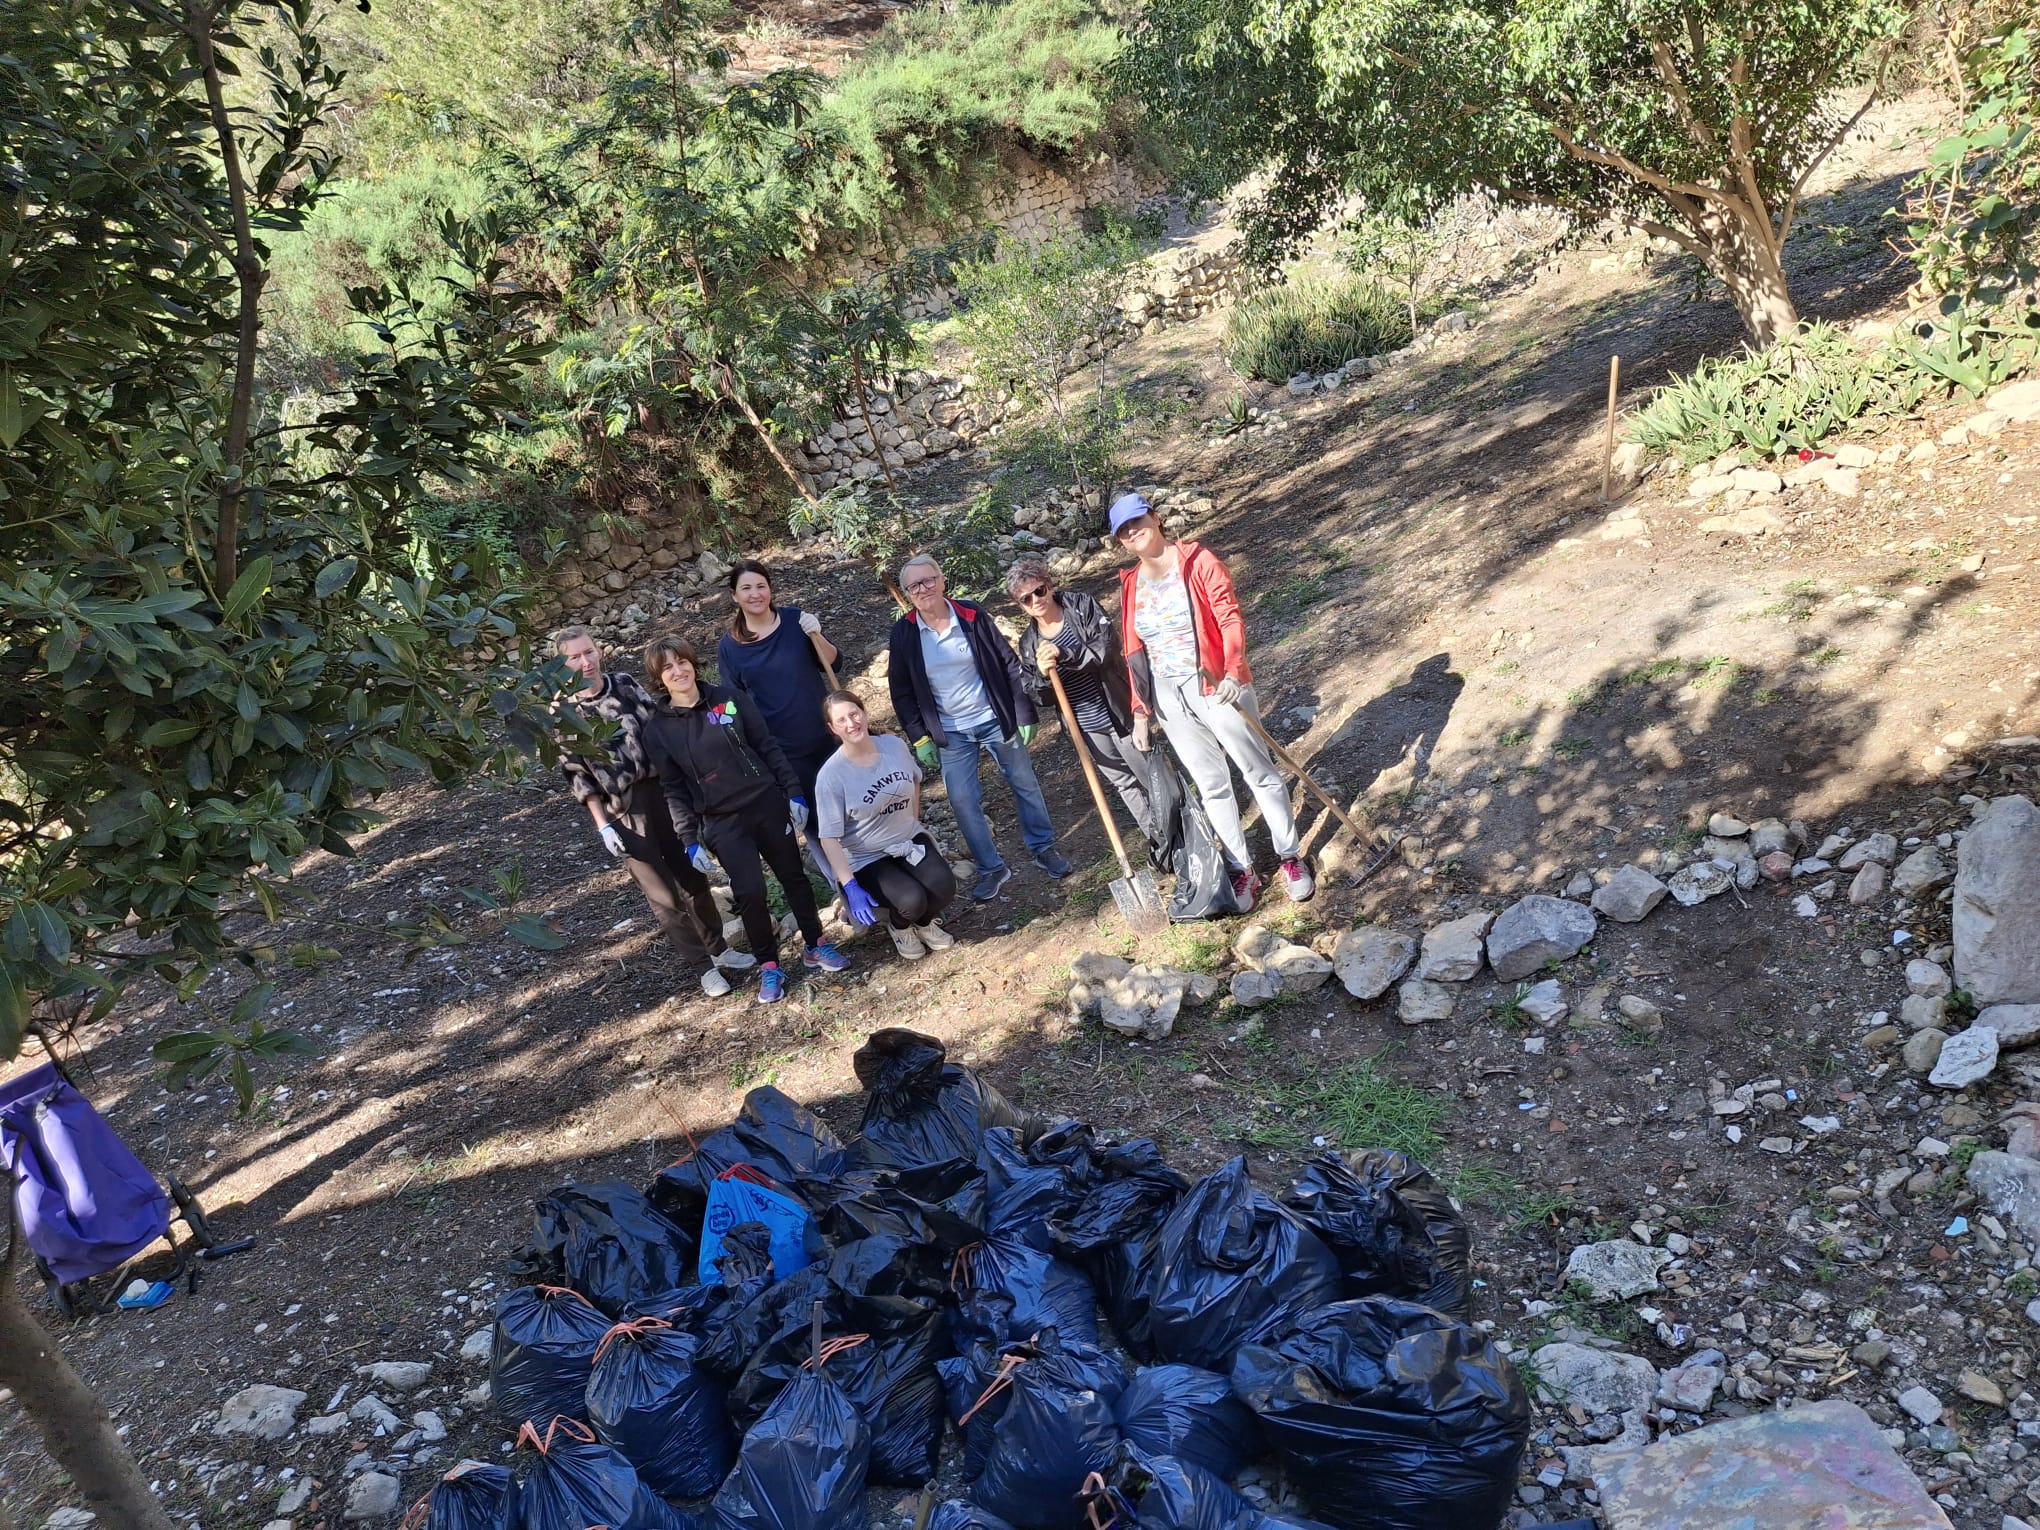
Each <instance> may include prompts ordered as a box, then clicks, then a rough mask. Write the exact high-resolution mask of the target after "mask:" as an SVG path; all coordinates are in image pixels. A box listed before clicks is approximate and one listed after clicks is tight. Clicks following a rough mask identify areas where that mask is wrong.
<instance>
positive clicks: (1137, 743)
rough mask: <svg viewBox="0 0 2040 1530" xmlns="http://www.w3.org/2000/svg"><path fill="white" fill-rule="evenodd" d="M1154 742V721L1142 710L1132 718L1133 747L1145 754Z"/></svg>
mask: <svg viewBox="0 0 2040 1530" xmlns="http://www.w3.org/2000/svg"><path fill="white" fill-rule="evenodd" d="M1154 742H1155V741H1154V721H1153V719H1151V718H1150V717H1148V715H1147V714H1146V713H1145V712H1143V713H1142V714H1141V715H1140V716H1138V717H1136V718H1135V719H1134V720H1133V747H1134V748H1136V749H1138V750H1139V751H1140V752H1141V753H1142V754H1146V753H1147V752H1148V751H1149V750H1150V749H1152V748H1153V747H1154Z"/></svg>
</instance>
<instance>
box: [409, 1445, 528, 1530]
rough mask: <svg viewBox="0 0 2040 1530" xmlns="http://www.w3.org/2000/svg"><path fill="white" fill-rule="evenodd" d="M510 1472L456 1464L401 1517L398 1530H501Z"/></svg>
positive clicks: (477, 1464)
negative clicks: (399, 1529) (400, 1527)
mask: <svg viewBox="0 0 2040 1530" xmlns="http://www.w3.org/2000/svg"><path fill="white" fill-rule="evenodd" d="M509 1495H510V1468H509V1467H507V1466H491V1465H488V1464H486V1463H485V1462H481V1461H459V1462H456V1463H455V1464H454V1466H453V1467H452V1468H451V1469H450V1470H449V1471H448V1472H447V1473H446V1475H445V1476H443V1477H441V1478H440V1479H439V1480H438V1481H437V1482H435V1483H433V1484H432V1490H431V1491H430V1492H429V1493H427V1494H426V1495H425V1496H424V1497H423V1498H421V1499H419V1500H418V1501H417V1502H416V1503H415V1504H413V1505H411V1511H410V1513H408V1514H406V1515H405V1516H404V1522H403V1526H402V1530H501V1527H502V1524H503V1510H504V1506H505V1503H506V1501H507V1499H508V1498H509Z"/></svg>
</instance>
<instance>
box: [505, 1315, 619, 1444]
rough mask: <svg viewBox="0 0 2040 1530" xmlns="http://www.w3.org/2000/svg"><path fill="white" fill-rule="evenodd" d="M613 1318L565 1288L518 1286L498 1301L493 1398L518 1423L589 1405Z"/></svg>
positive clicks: (574, 1413)
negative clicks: (598, 1352) (599, 1351)
mask: <svg viewBox="0 0 2040 1530" xmlns="http://www.w3.org/2000/svg"><path fill="white" fill-rule="evenodd" d="M608 1332H609V1319H608V1318H606V1317H604V1316H603V1315H602V1314H601V1313H600V1312H598V1311H597V1310H596V1309H595V1307H594V1306H593V1305H592V1304H591V1303H590V1302H589V1301H588V1299H587V1298H586V1297H584V1296H582V1295H581V1294H580V1293H579V1292H578V1291H569V1290H568V1289H567V1288H566V1287H565V1286H512V1287H511V1288H510V1289H509V1290H507V1291H505V1292H504V1293H503V1294H502V1295H501V1296H499V1297H497V1298H496V1333H495V1338H494V1339H493V1341H492V1342H491V1344H490V1346H489V1400H490V1401H491V1402H492V1403H493V1404H494V1405H495V1408H496V1411H497V1412H498V1413H500V1414H502V1415H503V1416H504V1417H505V1418H507V1419H509V1420H510V1421H511V1422H512V1423H524V1422H526V1421H527V1420H536V1421H537V1422H539V1423H541V1424H543V1423H545V1422H547V1421H548V1420H550V1419H552V1418H554V1417H556V1416H560V1415H564V1416H565V1417H567V1418H580V1417H581V1416H582V1414H583V1412H584V1410H585V1409H586V1407H587V1403H586V1393H587V1390H588V1373H589V1372H590V1371H591V1370H593V1369H594V1367H595V1346H596V1345H598V1344H600V1343H601V1342H602V1336H603V1335H604V1334H606V1333H608Z"/></svg>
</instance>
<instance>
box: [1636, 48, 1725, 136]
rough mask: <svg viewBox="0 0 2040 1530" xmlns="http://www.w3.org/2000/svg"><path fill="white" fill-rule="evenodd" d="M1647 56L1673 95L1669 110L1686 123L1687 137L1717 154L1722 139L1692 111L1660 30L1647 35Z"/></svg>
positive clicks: (1673, 59)
mask: <svg viewBox="0 0 2040 1530" xmlns="http://www.w3.org/2000/svg"><path fill="white" fill-rule="evenodd" d="M1650 56H1651V58H1652V59H1653V60H1654V61H1655V62H1656V64H1657V71H1658V78H1660V79H1662V80H1663V81H1664V82H1665V90H1666V92H1667V93H1668V94H1670V96H1671V98H1672V110H1673V111H1674V112H1676V113H1678V117H1679V121H1680V122H1681V123H1682V124H1684V126H1685V129H1686V136H1687V137H1689V138H1691V139H1692V140H1693V142H1694V143H1695V144H1697V145H1698V146H1699V147H1700V148H1701V149H1702V150H1703V151H1704V152H1706V153H1708V154H1719V153H1720V152H1721V140H1720V139H1718V138H1716V137H1715V136H1714V129H1713V128H1711V127H1709V126H1708V125H1707V124H1706V123H1705V122H1703V121H1702V120H1701V119H1700V115H1699V113H1697V112H1695V111H1694V110H1693V98H1692V97H1691V96H1689V95H1688V94H1687V93H1686V82H1685V81H1684V80H1682V79H1680V78H1679V62H1678V60H1677V59H1675V58H1673V57H1672V45H1671V44H1670V43H1668V42H1666V41H1665V39H1664V34H1663V33H1661V32H1658V31H1655V30H1653V31H1652V32H1651V34H1650Z"/></svg>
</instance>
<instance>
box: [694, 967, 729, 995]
mask: <svg viewBox="0 0 2040 1530" xmlns="http://www.w3.org/2000/svg"><path fill="white" fill-rule="evenodd" d="M701 991H702V992H703V993H705V994H707V995H708V996H709V997H710V998H711V999H720V998H721V997H722V996H723V995H724V994H726V993H728V992H729V991H730V980H729V979H728V978H726V977H724V976H723V975H722V969H721V968H720V967H710V968H709V969H708V971H706V972H704V973H702V974H701Z"/></svg>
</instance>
